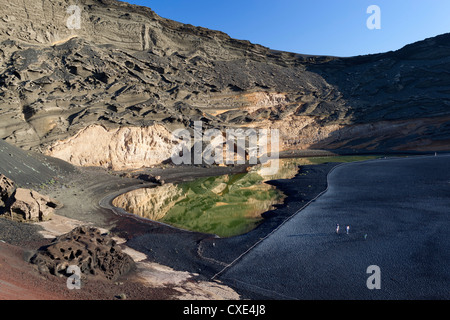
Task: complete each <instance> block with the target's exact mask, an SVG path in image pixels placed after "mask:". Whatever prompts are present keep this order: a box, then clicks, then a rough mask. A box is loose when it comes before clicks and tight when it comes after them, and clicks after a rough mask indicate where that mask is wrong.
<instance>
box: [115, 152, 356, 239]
mask: <svg viewBox="0 0 450 320" xmlns="http://www.w3.org/2000/svg"><path fill="white" fill-rule="evenodd" d="M353 160H355V159H354V158H351V159H347V158H345V157H333V158H332V160H331V159H330V158H292V159H280V160H279V169H278V171H277V173H276V174H274V175H269V176H268V175H264V173H265V172H266V171H265V170H263V169H264V167H263V166H261V165H259V166H255V167H253V168H252V169H251V170H250V171H249V172H247V173H240V174H234V175H224V176H218V177H204V178H198V179H196V180H194V181H191V182H183V183H178V184H170V183H169V184H165V185H163V186H159V187H155V188H143V189H138V190H134V191H131V192H128V193H125V194H123V195H120V196H119V197H117V198H116V199H114V201H113V205H114V206H116V207H120V208H123V209H125V210H126V211H127V212H129V213H133V214H136V215H138V216H141V217H143V218H147V219H151V220H155V221H161V222H164V223H167V224H169V225H172V226H175V227H179V228H181V229H187V230H191V231H198V232H204V233H211V234H215V235H217V236H220V237H231V236H236V235H239V234H243V233H246V232H249V231H250V230H252V229H253V228H255V227H256V226H257V225H258V224H259V223H261V222H262V220H263V218H262V216H261V214H262V213H264V212H267V211H270V210H272V209H274V208H275V205H277V204H281V203H283V201H284V199H285V196H284V194H283V193H282V192H281V191H280V190H278V189H276V188H275V187H274V186H271V185H269V184H267V183H265V182H266V181H269V180H275V179H290V178H293V177H294V176H295V175H296V174H299V173H300V174H305V173H302V172H299V166H300V165H310V164H316V163H322V162H327V161H341V162H344V161H353ZM356 160H357V159H356ZM268 165H270V164H267V165H266V166H268Z"/></svg>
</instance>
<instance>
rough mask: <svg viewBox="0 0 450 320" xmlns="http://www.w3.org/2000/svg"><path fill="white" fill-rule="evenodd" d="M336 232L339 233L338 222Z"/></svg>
mask: <svg viewBox="0 0 450 320" xmlns="http://www.w3.org/2000/svg"><path fill="white" fill-rule="evenodd" d="M336 233H339V223H338V224H336Z"/></svg>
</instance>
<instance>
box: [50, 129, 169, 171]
mask: <svg viewBox="0 0 450 320" xmlns="http://www.w3.org/2000/svg"><path fill="white" fill-rule="evenodd" d="M175 145H177V142H176V141H175V140H173V136H172V134H171V133H170V132H169V131H167V130H166V129H165V128H164V127H163V126H160V125H155V126H151V127H142V128H140V127H124V128H118V129H110V130H108V129H106V128H104V127H102V126H98V125H92V126H89V127H87V128H86V129H83V130H81V131H80V132H78V133H77V134H76V135H75V136H73V137H71V138H69V139H66V140H63V141H58V142H56V143H55V144H54V145H53V146H51V147H50V148H49V149H48V151H47V154H48V155H51V156H53V157H56V158H60V159H63V160H65V161H68V162H70V163H72V164H74V165H78V166H98V167H105V168H109V169H113V170H121V169H133V168H142V167H149V166H152V165H155V164H159V163H161V162H162V161H164V160H167V159H169V158H170V157H171V155H172V150H173V149H174V146H175Z"/></svg>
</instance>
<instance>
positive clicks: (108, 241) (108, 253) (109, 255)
mask: <svg viewBox="0 0 450 320" xmlns="http://www.w3.org/2000/svg"><path fill="white" fill-rule="evenodd" d="M30 262H31V263H33V264H35V265H37V266H38V268H39V270H40V271H41V272H49V273H51V274H53V275H56V276H67V277H68V276H70V275H72V273H70V274H69V273H67V268H68V267H69V266H77V267H79V268H80V271H81V273H82V274H83V275H84V276H85V277H86V276H98V277H101V278H104V279H108V280H116V279H118V278H119V277H120V276H122V275H125V274H127V273H129V272H130V271H132V270H134V269H135V267H136V266H135V263H134V261H133V259H132V258H131V257H130V256H129V255H128V254H126V253H124V252H122V249H121V248H120V247H119V245H118V244H117V243H116V241H115V240H113V238H112V237H111V236H110V235H104V234H102V233H101V231H100V230H99V229H97V228H92V227H78V228H75V229H74V230H72V231H71V232H69V233H67V234H64V235H61V236H58V237H57V238H55V239H54V240H53V242H52V243H51V244H50V245H49V246H46V247H44V248H43V249H41V250H39V251H38V252H37V253H36V254H35V255H34V256H33V257H32V258H31V259H30Z"/></svg>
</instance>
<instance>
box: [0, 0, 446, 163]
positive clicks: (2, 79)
mask: <svg viewBox="0 0 450 320" xmlns="http://www.w3.org/2000/svg"><path fill="white" fill-rule="evenodd" d="M0 3H1V4H2V13H1V14H0V43H1V47H0V137H1V138H3V139H5V140H6V141H8V142H10V143H12V144H15V145H16V146H20V147H21V148H24V149H27V150H28V149H31V150H39V151H42V152H44V151H45V150H49V148H51V149H52V150H53V151H52V152H51V154H53V155H55V156H58V157H61V158H62V159H65V160H70V159H71V160H70V161H71V162H72V163H73V164H76V165H101V166H105V167H110V168H125V167H127V166H128V167H130V168H134V167H136V166H139V165H140V164H147V163H153V162H152V161H150V162H148V161H149V159H147V158H145V157H146V156H144V155H143V154H147V156H148V154H149V152H150V150H152V152H153V153H156V154H157V158H158V159H160V160H161V159H162V158H164V157H165V156H166V155H168V154H169V150H166V151H163V149H164V148H165V147H170V146H171V143H163V142H161V145H160V147H158V151H155V150H156V149H152V147H149V146H147V147H145V146H143V144H145V143H147V142H148V143H150V142H155V141H159V140H158V139H160V138H159V133H157V132H163V131H164V130H166V131H167V132H171V131H173V130H174V129H175V128H192V126H193V122H194V121H202V122H203V123H204V125H205V128H218V129H219V130H226V129H227V128H238V127H242V128H264V129H270V128H277V129H279V130H280V138H281V141H280V146H281V149H282V150H288V149H307V148H329V149H336V148H338V149H345V150H352V149H356V150H358V149H359V150H373V151H383V152H386V151H392V150H425V149H426V150H434V149H435V150H448V149H449V148H450V147H449V146H450V123H449V121H448V119H449V116H450V107H449V106H450V91H449V90H448V85H449V84H450V76H449V75H448V73H447V71H446V70H448V69H449V68H450V58H449V57H450V35H449V34H446V35H442V36H438V37H435V38H431V39H427V40H424V41H421V42H418V43H415V44H411V45H409V46H406V47H405V48H403V49H401V50H398V51H395V52H388V53H384V54H377V55H369V56H362V57H354V58H337V57H322V56H306V55H301V54H295V53H288V52H279V51H274V50H270V49H269V48H265V47H263V46H260V45H255V44H252V43H250V42H248V41H240V40H235V39H232V38H230V37H229V36H228V35H226V34H224V33H222V32H220V31H213V30H208V29H205V28H200V27H193V26H190V25H185V24H182V23H178V22H174V21H171V20H168V19H164V18H161V17H159V16H158V15H157V14H155V13H154V12H153V11H152V10H151V9H148V8H142V7H139V6H134V5H129V4H126V3H123V2H119V1H115V0H79V1H78V2H77V5H78V7H79V9H80V28H79V29H71V28H68V26H67V21H68V19H69V18H70V17H71V15H72V14H73V12H68V11H67V9H68V8H69V6H70V5H73V4H74V3H72V2H70V1H68V0H67V1H65V0H42V1H22V0H11V1H3V2H1V1H0ZM93 125H95V126H98V128H96V129H95V130H99V131H97V133H98V134H100V135H101V136H104V137H111V138H112V139H113V140H114V141H115V142H111V145H110V144H109V143H108V144H106V143H104V144H102V145H101V146H100V147H99V148H96V149H94V148H91V147H90V146H87V144H90V143H91V141H90V140H89V139H92V138H94V136H95V134H93V132H94V131H95V130H94V129H93V127H92V126H93ZM155 125H158V126H160V127H159V129H158V130H149V131H146V132H145V134H149V135H155V136H149V137H148V138H146V139H144V138H142V139H141V141H140V142H138V140H136V139H134V140H133V141H137V142H136V144H135V145H134V144H133V146H131V145H130V144H125V142H124V140H123V139H125V138H124V137H122V136H120V134H122V133H124V132H125V131H126V130H125V129H126V128H128V129H129V131H130V132H134V133H133V134H131V135H134V134H136V135H139V134H140V133H139V131H140V130H142V129H135V128H155ZM101 127H104V128H105V132H107V133H104V132H101V129H100V128H101ZM91 131H92V134H90V135H89V132H91ZM119 131H120V132H121V133H120V134H119V133H118V132H119ZM112 132H116V133H117V134H115V135H114V134H112ZM167 132H166V133H164V134H163V136H165V137H166V138H168V135H167ZM81 133H82V134H81ZM141 133H144V131H141ZM168 139H169V138H168ZM69 141H70V143H69ZM113 145H114V146H113ZM138 149H139V150H141V151H138ZM114 152H118V155H117V156H115V155H112V153H114ZM127 152H128V154H126V153H127ZM139 152H141V153H139ZM69 154H71V155H72V156H69Z"/></svg>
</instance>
